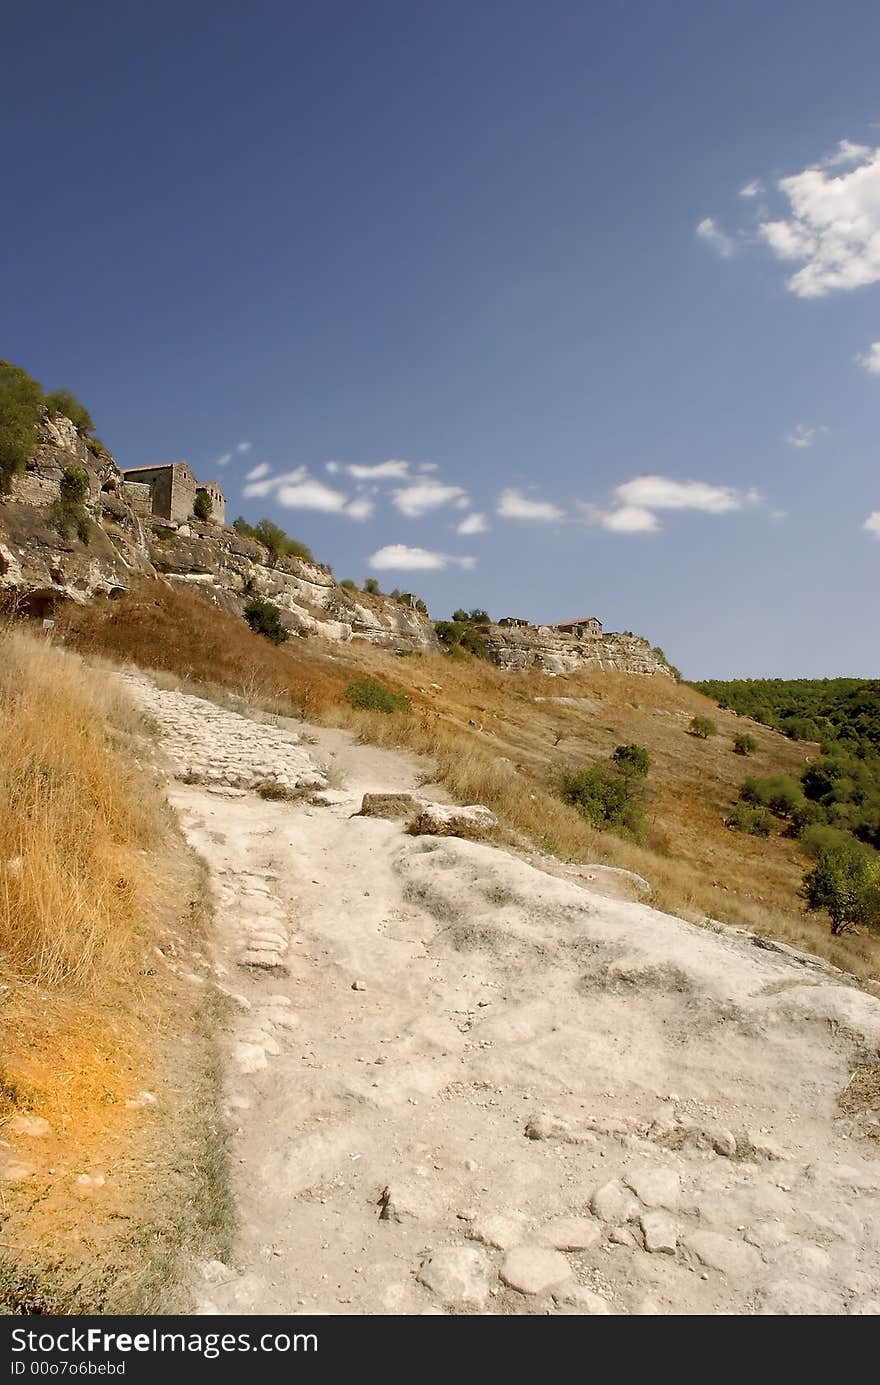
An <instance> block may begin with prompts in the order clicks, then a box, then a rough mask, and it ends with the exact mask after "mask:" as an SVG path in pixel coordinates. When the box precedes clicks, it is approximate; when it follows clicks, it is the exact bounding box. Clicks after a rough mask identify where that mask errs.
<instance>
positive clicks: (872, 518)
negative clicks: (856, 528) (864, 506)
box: [864, 510, 880, 539]
mask: <svg viewBox="0 0 880 1385" xmlns="http://www.w3.org/2000/svg"><path fill="white" fill-rule="evenodd" d="M864 527H865V528H866V529H867V531H868V533H869V534H875V535H876V537H877V538H878V539H880V510H875V511H874V512H873V514H870V515H868V518H867V519H866V520H865V526H864Z"/></svg>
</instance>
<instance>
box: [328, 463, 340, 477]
mask: <svg viewBox="0 0 880 1385" xmlns="http://www.w3.org/2000/svg"><path fill="white" fill-rule="evenodd" d="M324 470H325V471H329V472H330V475H331V476H335V475H336V473H337V471H341V470H342V467H341V466H340V465H339V463H338V462H325V463H324Z"/></svg>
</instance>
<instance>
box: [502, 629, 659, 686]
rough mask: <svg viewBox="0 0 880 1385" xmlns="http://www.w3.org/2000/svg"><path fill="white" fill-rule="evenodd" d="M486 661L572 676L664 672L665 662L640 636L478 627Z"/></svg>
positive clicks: (504, 665) (506, 666)
mask: <svg viewBox="0 0 880 1385" xmlns="http://www.w3.org/2000/svg"><path fill="white" fill-rule="evenodd" d="M480 633H481V635H482V636H483V638H484V639H485V641H486V644H487V646H488V651H489V658H490V659H491V660H492V662H493V663H495V664H498V666H499V667H500V668H503V669H509V670H517V669H526V668H534V669H541V670H542V671H543V672H544V673H551V674H558V673H574V672H576V670H577V669H581V668H599V669H606V670H608V671H609V672H615V673H665V674H669V675H670V676H671V670H670V668H669V666H668V665H667V664H666V662H665V661H664V660H663V659H662V658H661V657H660V656H659V655H658V654H655V652H654V650H653V649H652V648H651V646H650V645H649V643H648V641H647V640H645V639H642V638H641V636H640V635H630V634H625V635H618V634H607V635H583V636H578V635H561V634H559V633H558V632H557V631H556V630H552V629H550V627H549V626H546V625H539V626H536V627H529V628H514V629H506V628H505V629H501V628H500V627H499V626H496V625H492V626H485V627H481V629H480Z"/></svg>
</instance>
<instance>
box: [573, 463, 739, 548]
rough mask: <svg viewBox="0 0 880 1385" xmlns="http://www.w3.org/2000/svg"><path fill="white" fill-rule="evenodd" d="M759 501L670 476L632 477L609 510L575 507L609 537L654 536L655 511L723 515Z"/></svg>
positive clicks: (656, 526)
mask: <svg viewBox="0 0 880 1385" xmlns="http://www.w3.org/2000/svg"><path fill="white" fill-rule="evenodd" d="M759 500H760V496H759V495H758V492H757V491H755V490H749V491H745V492H743V491H739V490H736V489H734V487H733V486H719V485H715V484H713V483H711V482H708V481H676V480H673V479H672V478H671V477H669V476H635V477H633V479H632V480H631V481H624V483H623V484H622V485H620V486H617V487H615V490H614V500H613V504H612V505H611V507H610V508H608V509H602V508H601V507H600V506H597V505H590V504H585V503H584V502H583V501H579V502H578V505H579V508H580V510H581V511H582V513H583V514H584V516H585V517H586V519H587V520H588V522H589V523H590V524H596V525H598V526H599V527H600V528H602V529H607V530H608V531H609V533H612V534H657V533H659V532H660V530H661V528H662V525H661V523H660V520H659V519H658V517H657V514H656V511H657V510H660V511H663V510H696V511H699V512H701V513H702V514H708V515H722V514H727V513H728V512H730V511H732V510H741V509H742V508H743V507H744V506H745V505H747V504H756V503H757V502H758V501H759Z"/></svg>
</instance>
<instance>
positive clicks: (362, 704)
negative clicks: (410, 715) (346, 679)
mask: <svg viewBox="0 0 880 1385" xmlns="http://www.w3.org/2000/svg"><path fill="white" fill-rule="evenodd" d="M345 699H346V701H347V702H348V703H350V705H351V706H352V707H356V708H357V709H358V711H363V712H387V713H389V714H390V713H391V712H408V711H410V703H409V699H408V698H406V697H404V696H403V694H402V693H396V692H392V690H391V689H390V688H388V687H386V686H385V684H384V683H382V682H380V681H379V679H378V678H356V679H355V680H354V682H353V683H349V685H348V687H347V688H346V689H345Z"/></svg>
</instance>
